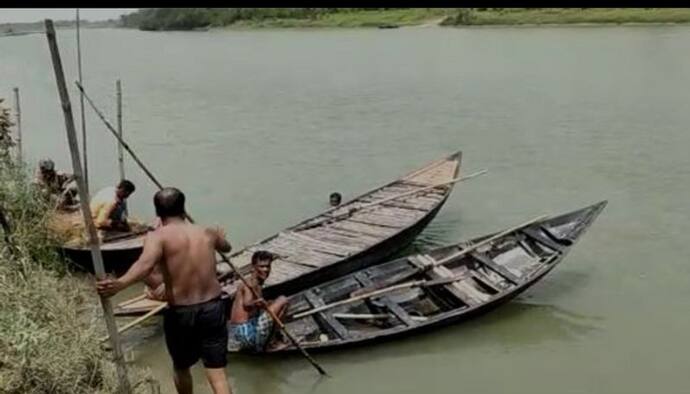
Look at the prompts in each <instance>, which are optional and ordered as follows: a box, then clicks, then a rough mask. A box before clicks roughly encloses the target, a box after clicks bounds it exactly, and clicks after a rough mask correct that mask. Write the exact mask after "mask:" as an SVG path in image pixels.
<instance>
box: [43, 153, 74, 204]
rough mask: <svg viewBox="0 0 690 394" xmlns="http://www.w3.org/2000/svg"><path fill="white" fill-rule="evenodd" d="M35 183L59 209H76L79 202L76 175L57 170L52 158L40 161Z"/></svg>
mask: <svg viewBox="0 0 690 394" xmlns="http://www.w3.org/2000/svg"><path fill="white" fill-rule="evenodd" d="M33 183H34V185H36V186H38V187H39V188H40V190H41V191H42V192H43V194H44V195H45V196H46V198H48V199H50V200H51V201H52V202H53V203H55V205H56V208H57V209H60V210H74V209H75V208H76V207H77V205H78V204H79V201H78V198H77V184H76V182H75V181H74V175H72V174H65V173H63V172H59V171H55V163H54V162H53V161H52V160H51V159H43V160H40V161H39V162H38V169H37V170H36V175H35V177H34V181H33Z"/></svg>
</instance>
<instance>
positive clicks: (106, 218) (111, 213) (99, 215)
mask: <svg viewBox="0 0 690 394" xmlns="http://www.w3.org/2000/svg"><path fill="white" fill-rule="evenodd" d="M115 190H116V189H115V187H113V186H111V187H106V188H104V189H101V190H100V191H99V192H98V193H96V195H95V196H94V197H93V198H92V199H91V205H90V208H91V217H93V221H94V224H95V225H96V227H97V228H99V229H102V228H108V227H111V226H112V224H113V222H123V221H124V220H125V210H126V207H127V205H126V202H124V201H118V199H117V195H116V192H115Z"/></svg>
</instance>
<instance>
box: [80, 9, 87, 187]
mask: <svg viewBox="0 0 690 394" xmlns="http://www.w3.org/2000/svg"><path fill="white" fill-rule="evenodd" d="M80 31H81V29H80V28H79V8H77V70H78V74H79V83H82V75H81V35H80ZM79 109H80V112H81V143H82V148H83V149H84V151H83V153H84V185H86V191H87V192H88V191H89V162H88V160H87V154H86V151H87V148H86V117H85V116H84V95H83V94H82V95H80V97H79Z"/></svg>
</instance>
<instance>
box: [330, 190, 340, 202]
mask: <svg viewBox="0 0 690 394" xmlns="http://www.w3.org/2000/svg"><path fill="white" fill-rule="evenodd" d="M334 198H337V199H338V202H340V201H342V199H343V196H341V195H340V193H338V192H333V193H331V195H330V196H329V197H328V199H329V200H332V199H334Z"/></svg>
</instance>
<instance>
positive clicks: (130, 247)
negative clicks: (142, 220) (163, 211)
mask: <svg viewBox="0 0 690 394" xmlns="http://www.w3.org/2000/svg"><path fill="white" fill-rule="evenodd" d="M145 236H146V234H140V233H124V234H122V236H120V237H117V238H116V239H114V240H112V241H108V240H107V239H106V240H105V241H104V242H103V243H101V245H100V248H101V254H102V255H103V265H104V266H105V270H106V272H115V273H117V274H122V273H124V272H126V271H127V269H129V267H130V266H131V265H132V264H133V263H134V262H135V261H136V260H137V259H138V258H139V256H140V255H141V252H142V250H143V248H144V237H145ZM60 252H61V253H62V254H63V256H65V257H67V258H68V259H69V260H70V261H72V262H73V263H74V264H75V265H77V266H78V267H80V268H82V269H84V270H86V271H89V272H93V262H92V261H91V249H90V248H89V247H88V246H71V245H62V246H61V247H60Z"/></svg>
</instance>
